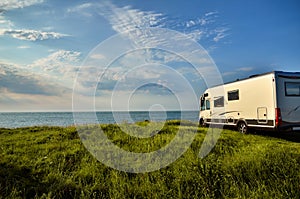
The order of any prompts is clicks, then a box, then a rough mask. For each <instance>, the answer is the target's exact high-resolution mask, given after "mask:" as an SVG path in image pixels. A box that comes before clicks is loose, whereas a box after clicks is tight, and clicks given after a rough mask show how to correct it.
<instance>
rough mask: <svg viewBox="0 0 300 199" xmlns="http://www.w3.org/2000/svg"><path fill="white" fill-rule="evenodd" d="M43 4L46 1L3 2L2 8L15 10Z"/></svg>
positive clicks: (3, 0) (16, 0)
mask: <svg viewBox="0 0 300 199" xmlns="http://www.w3.org/2000/svg"><path fill="white" fill-rule="evenodd" d="M43 2H44V0H1V2H0V8H1V9H3V10H13V9H18V8H24V7H28V6H32V5H35V4H40V3H43Z"/></svg>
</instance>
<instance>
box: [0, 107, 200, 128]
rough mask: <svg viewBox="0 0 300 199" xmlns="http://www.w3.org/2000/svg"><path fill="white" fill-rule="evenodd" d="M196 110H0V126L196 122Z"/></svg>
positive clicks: (197, 113)
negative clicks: (146, 121)
mask: <svg viewBox="0 0 300 199" xmlns="http://www.w3.org/2000/svg"><path fill="white" fill-rule="evenodd" d="M198 115H199V112H198V111H166V112H163V111H152V112H149V111H130V112H126V111H119V112H107V111H105V112H2V113H0V128H18V127H30V126H62V127H65V126H73V125H77V124H113V123H122V122H128V123H133V122H138V121H145V120H149V121H167V120H188V121H192V122H197V120H198Z"/></svg>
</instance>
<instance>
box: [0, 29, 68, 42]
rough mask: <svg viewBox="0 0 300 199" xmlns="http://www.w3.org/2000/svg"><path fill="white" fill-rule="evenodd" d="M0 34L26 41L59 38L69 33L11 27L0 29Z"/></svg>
mask: <svg viewBox="0 0 300 199" xmlns="http://www.w3.org/2000/svg"><path fill="white" fill-rule="evenodd" d="M1 35H9V36H11V37H13V38H16V39H20V40H28V41H37V40H40V41H41V40H47V39H60V38H62V37H67V36H69V35H66V34H61V33H57V32H43V31H38V30H26V29H24V30H13V29H0V36H1Z"/></svg>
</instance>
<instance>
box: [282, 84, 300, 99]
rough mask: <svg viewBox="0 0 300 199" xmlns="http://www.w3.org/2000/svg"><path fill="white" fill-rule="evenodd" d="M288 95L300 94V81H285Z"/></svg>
mask: <svg viewBox="0 0 300 199" xmlns="http://www.w3.org/2000/svg"><path fill="white" fill-rule="evenodd" d="M285 95H286V96H300V82H285Z"/></svg>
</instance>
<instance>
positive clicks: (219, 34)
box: [214, 28, 229, 42]
mask: <svg viewBox="0 0 300 199" xmlns="http://www.w3.org/2000/svg"><path fill="white" fill-rule="evenodd" d="M228 30H229V29H228V28H217V29H216V30H215V33H216V36H215V37H214V41H215V42H219V41H220V40H221V39H223V38H224V37H226V36H228Z"/></svg>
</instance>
